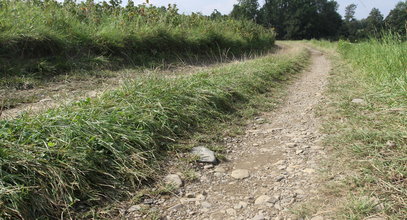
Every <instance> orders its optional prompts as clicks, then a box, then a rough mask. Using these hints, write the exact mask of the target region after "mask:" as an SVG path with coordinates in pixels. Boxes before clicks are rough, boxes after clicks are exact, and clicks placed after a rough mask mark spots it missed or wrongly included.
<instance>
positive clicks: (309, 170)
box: [303, 168, 315, 174]
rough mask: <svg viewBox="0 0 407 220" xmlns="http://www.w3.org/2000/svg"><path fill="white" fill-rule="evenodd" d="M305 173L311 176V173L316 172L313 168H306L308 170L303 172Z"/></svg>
mask: <svg viewBox="0 0 407 220" xmlns="http://www.w3.org/2000/svg"><path fill="white" fill-rule="evenodd" d="M303 172H304V173H308V174H311V173H315V170H314V169H311V168H306V169H304V170H303Z"/></svg>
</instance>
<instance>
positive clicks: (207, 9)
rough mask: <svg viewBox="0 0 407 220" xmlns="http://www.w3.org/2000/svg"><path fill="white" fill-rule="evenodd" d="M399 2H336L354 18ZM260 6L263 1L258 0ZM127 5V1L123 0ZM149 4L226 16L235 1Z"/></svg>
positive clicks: (157, 0)
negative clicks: (351, 11) (353, 13)
mask: <svg viewBox="0 0 407 220" xmlns="http://www.w3.org/2000/svg"><path fill="white" fill-rule="evenodd" d="M399 1H401V0H337V2H338V3H339V6H340V7H339V10H338V11H339V13H340V14H342V15H343V14H344V12H345V7H346V6H347V5H349V4H352V3H355V4H356V5H357V6H358V8H357V10H356V17H357V18H359V19H361V18H366V17H367V16H368V15H369V12H370V11H371V10H372V8H378V9H379V10H380V11H381V12H382V14H384V16H387V15H388V13H389V12H390V10H391V9H393V8H394V7H395V6H396V4H397V3H398V2H399ZM134 2H135V3H136V4H141V3H143V2H145V0H134ZM259 2H260V4H261V5H262V4H263V2H264V0H259ZM123 3H127V0H123ZM150 3H152V4H153V5H157V6H167V5H168V4H169V3H171V4H177V6H178V8H179V9H180V12H181V13H187V14H189V13H191V12H202V13H203V14H206V15H208V14H210V13H212V11H213V10H214V9H217V10H218V11H220V12H222V14H228V13H229V12H230V11H231V10H232V8H233V5H234V4H236V3H237V0H150Z"/></svg>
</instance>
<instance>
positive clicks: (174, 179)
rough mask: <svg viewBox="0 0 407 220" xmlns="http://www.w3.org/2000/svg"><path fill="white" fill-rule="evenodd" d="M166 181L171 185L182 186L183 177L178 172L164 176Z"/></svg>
mask: <svg viewBox="0 0 407 220" xmlns="http://www.w3.org/2000/svg"><path fill="white" fill-rule="evenodd" d="M164 182H165V183H166V184H169V185H173V186H174V187H176V188H180V187H181V186H182V179H181V177H180V176H179V175H177V174H169V175H167V176H166V177H165V178H164Z"/></svg>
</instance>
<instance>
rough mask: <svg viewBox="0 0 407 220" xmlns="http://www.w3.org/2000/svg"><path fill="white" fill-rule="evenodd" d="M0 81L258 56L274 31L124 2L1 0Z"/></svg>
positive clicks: (238, 22) (174, 8)
mask: <svg viewBox="0 0 407 220" xmlns="http://www.w3.org/2000/svg"><path fill="white" fill-rule="evenodd" d="M0 30H1V31H0V58H1V59H0V75H3V76H4V75H15V74H27V73H43V74H44V73H46V74H49V73H51V74H56V73H61V72H64V71H67V70H72V69H80V68H88V67H92V68H95V67H100V66H102V67H105V66H114V67H116V68H118V67H120V66H121V65H124V64H136V65H140V64H149V63H150V62H153V61H160V62H162V60H169V59H174V57H178V56H188V55H189V54H193V55H196V56H208V55H213V54H219V52H220V51H222V52H223V51H227V52H228V54H229V55H239V54H242V53H246V52H249V51H252V50H259V49H260V50H265V49H268V48H270V46H272V45H273V43H274V37H275V36H274V33H273V32H272V31H271V30H267V29H265V28H263V27H261V26H260V25H256V24H254V23H253V22H250V21H245V20H239V21H238V20H233V19H230V18H222V19H211V18H210V17H206V16H202V15H199V14H192V15H182V14H179V13H178V9H177V8H176V7H175V6H172V5H169V6H168V7H154V6H151V5H148V4H143V5H139V6H135V5H134V3H133V2H132V1H129V2H128V4H127V6H125V7H123V6H121V5H120V2H119V1H110V2H109V3H106V2H102V3H95V2H94V1H92V0H90V1H86V2H79V3H75V2H74V1H72V0H66V1H65V2H63V3H61V2H58V1H55V0H47V1H40V0H36V1H17V0H0Z"/></svg>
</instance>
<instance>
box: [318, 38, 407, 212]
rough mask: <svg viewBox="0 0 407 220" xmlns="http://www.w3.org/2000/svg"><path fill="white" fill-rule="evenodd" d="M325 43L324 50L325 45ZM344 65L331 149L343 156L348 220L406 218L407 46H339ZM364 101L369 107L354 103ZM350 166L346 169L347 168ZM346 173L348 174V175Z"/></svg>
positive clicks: (330, 128)
mask: <svg viewBox="0 0 407 220" xmlns="http://www.w3.org/2000/svg"><path fill="white" fill-rule="evenodd" d="M324 44H325V43H321V44H319V45H324ZM338 51H339V52H340V54H341V55H342V58H343V59H342V60H341V61H336V62H335V66H334V72H333V76H332V78H331V86H330V88H331V91H330V96H331V99H332V100H334V101H333V102H332V104H331V105H332V106H331V107H332V108H327V109H326V111H328V119H327V123H326V124H325V131H326V132H327V133H328V134H330V135H329V138H328V139H327V144H328V145H331V146H333V147H335V149H336V150H337V152H338V153H339V154H340V156H335V159H336V160H337V163H336V164H337V166H336V169H339V171H338V172H339V173H346V174H347V175H348V178H347V180H346V184H344V186H346V187H349V188H348V189H347V190H350V192H351V193H350V194H351V195H349V196H348V197H346V201H345V203H347V204H345V205H344V207H343V209H342V211H341V213H340V214H341V215H342V217H343V218H344V219H364V218H366V217H369V216H374V215H379V216H384V217H387V218H389V219H404V218H405V216H407V209H406V207H407V201H406V200H405V199H406V198H407V185H406V183H407V182H406V180H407V160H406V158H407V68H406V63H407V44H406V42H401V41H400V38H398V37H397V36H393V35H387V36H386V37H384V38H383V39H381V40H377V39H371V40H369V41H368V42H364V43H358V44H352V43H348V42H339V44H338ZM355 98H361V99H363V100H364V103H361V104H357V103H352V102H351V101H352V100H353V99H355ZM344 165H346V166H344ZM344 169H345V170H344Z"/></svg>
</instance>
